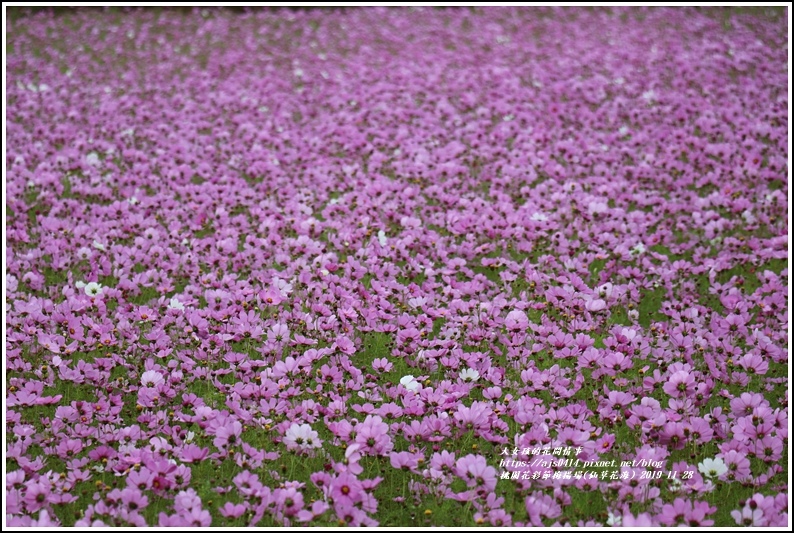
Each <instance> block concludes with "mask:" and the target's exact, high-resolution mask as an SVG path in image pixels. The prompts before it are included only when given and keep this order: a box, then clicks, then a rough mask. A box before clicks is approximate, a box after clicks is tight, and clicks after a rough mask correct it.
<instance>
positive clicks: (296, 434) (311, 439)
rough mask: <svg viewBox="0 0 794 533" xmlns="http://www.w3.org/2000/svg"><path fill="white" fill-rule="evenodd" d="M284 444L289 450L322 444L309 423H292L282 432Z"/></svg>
mask: <svg viewBox="0 0 794 533" xmlns="http://www.w3.org/2000/svg"><path fill="white" fill-rule="evenodd" d="M284 444H286V445H287V448H288V449H290V450H296V449H302V450H309V449H311V448H319V447H320V446H322V441H321V440H320V438H319V435H318V434H317V432H316V431H314V430H313V429H312V427H311V426H310V425H309V424H300V425H298V424H292V425H291V426H290V427H289V429H288V430H287V432H286V433H285V434H284Z"/></svg>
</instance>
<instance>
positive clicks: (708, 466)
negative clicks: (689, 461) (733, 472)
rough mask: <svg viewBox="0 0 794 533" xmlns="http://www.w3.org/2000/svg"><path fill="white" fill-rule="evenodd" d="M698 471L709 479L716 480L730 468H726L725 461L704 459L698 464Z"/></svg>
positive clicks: (717, 458)
mask: <svg viewBox="0 0 794 533" xmlns="http://www.w3.org/2000/svg"><path fill="white" fill-rule="evenodd" d="M698 470H700V473H701V474H703V475H704V476H706V477H707V478H715V477H719V476H721V475H722V474H724V473H725V472H727V471H728V467H727V466H725V461H723V460H722V459H720V458H719V457H715V458H714V459H704V460H703V462H702V463H699V464H698Z"/></svg>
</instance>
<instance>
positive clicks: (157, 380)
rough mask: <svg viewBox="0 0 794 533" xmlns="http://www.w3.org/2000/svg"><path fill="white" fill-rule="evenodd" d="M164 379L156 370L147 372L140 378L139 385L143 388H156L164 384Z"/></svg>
mask: <svg viewBox="0 0 794 533" xmlns="http://www.w3.org/2000/svg"><path fill="white" fill-rule="evenodd" d="M164 382H165V378H164V377H163V375H162V374H161V373H160V372H157V371H156V370H147V371H146V372H144V373H143V375H142V376H141V385H143V386H144V387H156V386H157V385H159V384H161V383H164Z"/></svg>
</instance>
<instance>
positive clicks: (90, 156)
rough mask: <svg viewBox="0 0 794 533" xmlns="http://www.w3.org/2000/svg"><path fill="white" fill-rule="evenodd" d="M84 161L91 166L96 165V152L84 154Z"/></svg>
mask: <svg viewBox="0 0 794 533" xmlns="http://www.w3.org/2000/svg"><path fill="white" fill-rule="evenodd" d="M85 161H86V163H88V164H89V165H91V166H96V165H98V164H99V156H98V155H97V154H96V152H91V153H90V154H88V155H87V156H85Z"/></svg>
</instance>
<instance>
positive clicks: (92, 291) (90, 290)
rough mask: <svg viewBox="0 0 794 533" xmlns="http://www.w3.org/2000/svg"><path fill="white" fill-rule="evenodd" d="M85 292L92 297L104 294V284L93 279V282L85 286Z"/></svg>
mask: <svg viewBox="0 0 794 533" xmlns="http://www.w3.org/2000/svg"><path fill="white" fill-rule="evenodd" d="M85 293H86V294H87V295H89V296H91V297H92V298H93V297H95V296H101V295H102V285H100V284H99V283H97V282H96V281H92V282H91V283H87V284H86V286H85Z"/></svg>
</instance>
